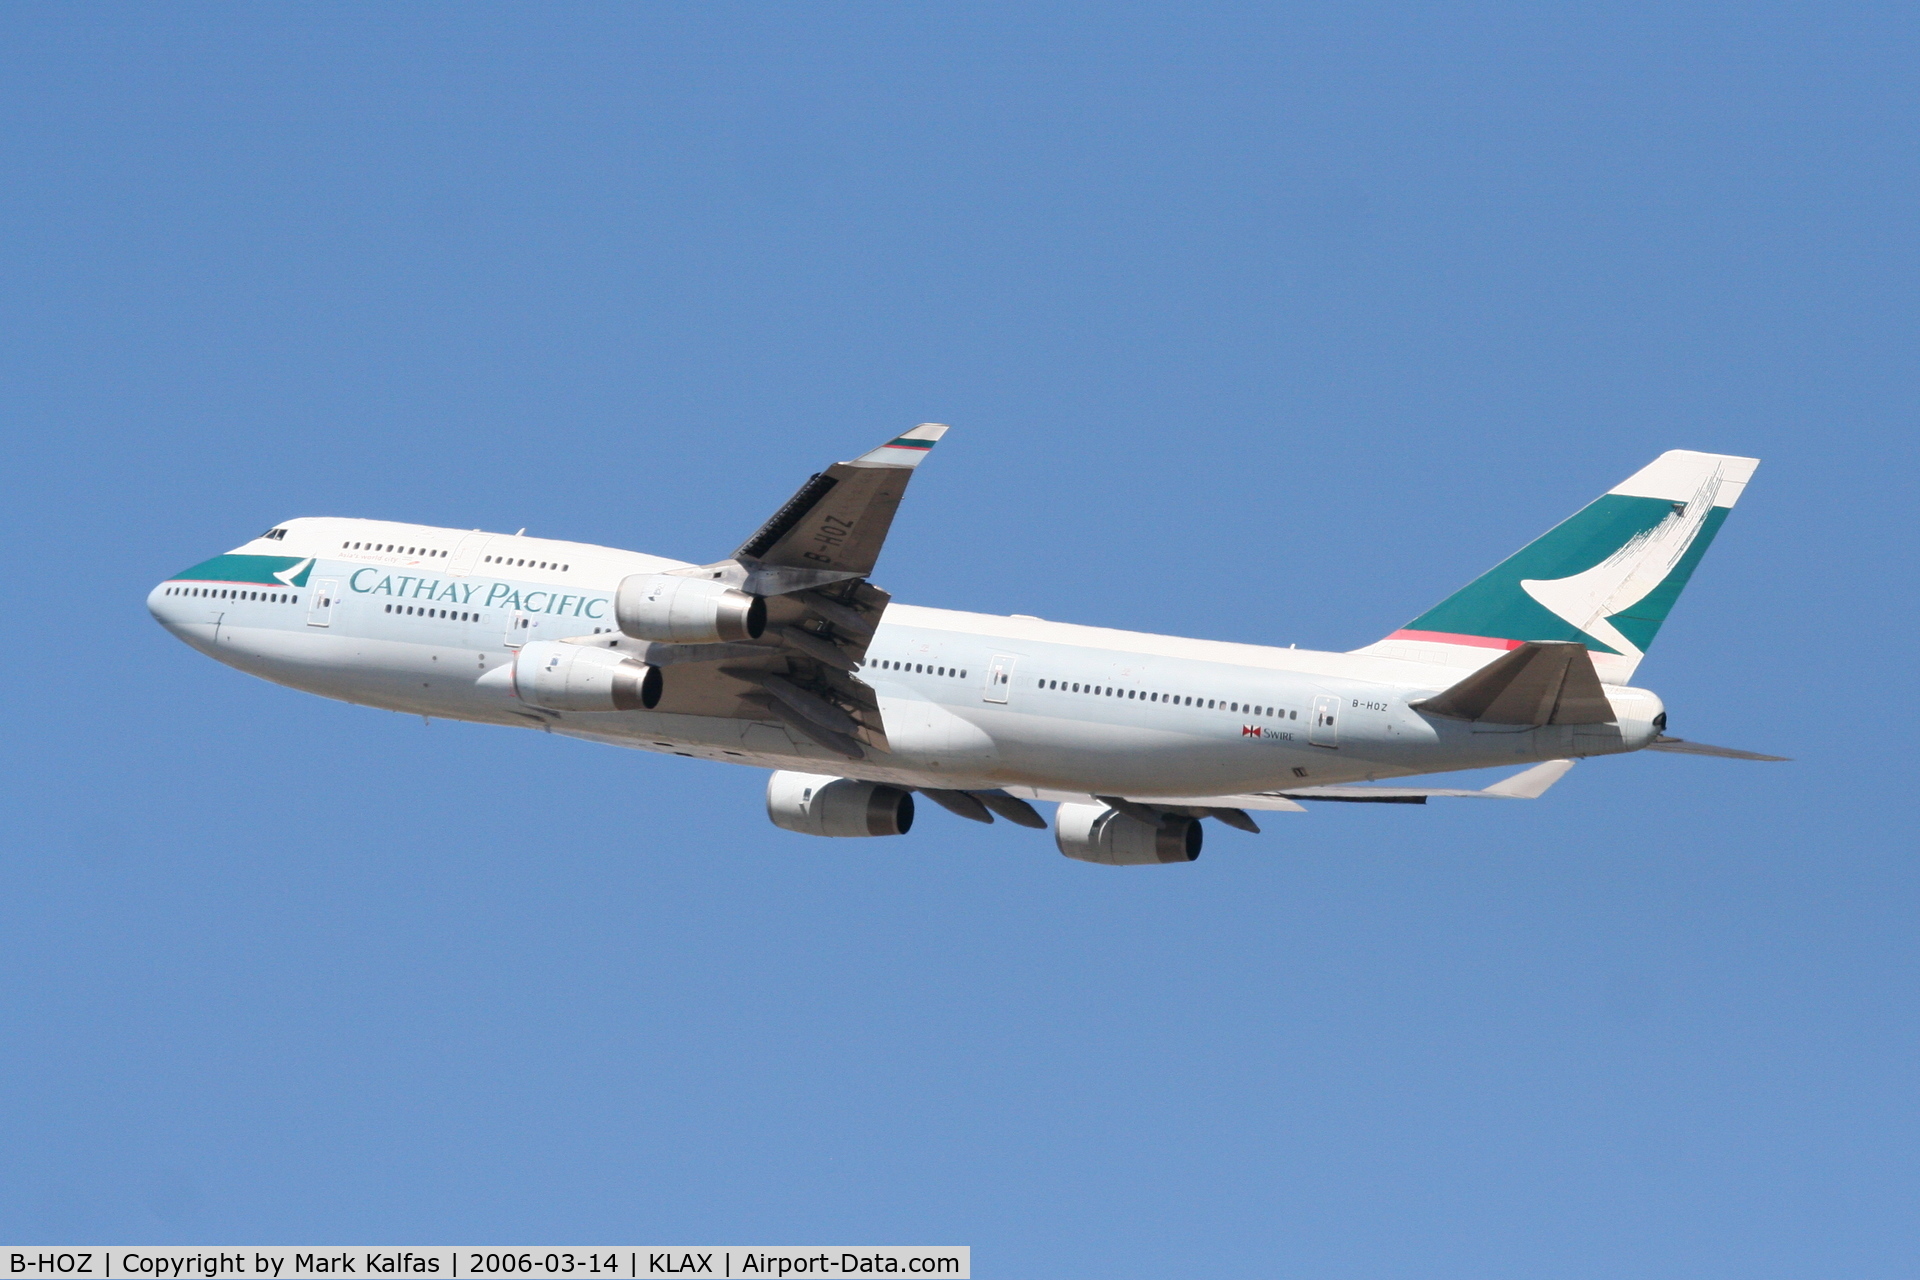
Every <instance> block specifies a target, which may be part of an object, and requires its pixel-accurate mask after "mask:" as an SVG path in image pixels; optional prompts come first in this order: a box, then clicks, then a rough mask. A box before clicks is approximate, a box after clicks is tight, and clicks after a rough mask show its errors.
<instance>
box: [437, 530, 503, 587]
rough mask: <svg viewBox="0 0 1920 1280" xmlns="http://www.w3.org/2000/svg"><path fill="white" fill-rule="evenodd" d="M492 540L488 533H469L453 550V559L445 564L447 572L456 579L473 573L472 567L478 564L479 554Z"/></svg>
mask: <svg viewBox="0 0 1920 1280" xmlns="http://www.w3.org/2000/svg"><path fill="white" fill-rule="evenodd" d="M492 540H493V535H492V534H490V533H470V534H468V535H467V536H466V537H464V538H462V539H460V545H459V546H457V547H455V548H454V549H453V559H451V560H449V561H448V562H447V572H448V573H450V574H452V575H453V576H454V577H456V578H464V577H466V576H467V575H468V574H470V573H472V572H473V566H475V565H476V564H479V563H480V552H481V550H482V549H483V548H484V547H485V546H486V545H487V543H488V542H490V541H492Z"/></svg>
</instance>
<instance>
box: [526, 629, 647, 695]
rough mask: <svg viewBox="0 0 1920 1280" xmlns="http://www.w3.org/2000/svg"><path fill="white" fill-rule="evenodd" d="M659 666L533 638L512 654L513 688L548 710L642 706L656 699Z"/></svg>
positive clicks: (591, 649)
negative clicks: (515, 653) (516, 652)
mask: <svg viewBox="0 0 1920 1280" xmlns="http://www.w3.org/2000/svg"><path fill="white" fill-rule="evenodd" d="M662 683H663V682H662V680H661V676H660V668H658V667H650V666H648V665H647V664H646V663H644V662H636V661H634V660H633V659H632V658H629V657H625V656H623V655H621V654H618V653H615V652H613V651H612V650H610V649H594V648H590V647H588V646H586V645H580V644H561V643H559V642H558V641H554V640H535V641H533V642H531V643H529V644H524V645H522V646H520V652H519V653H518V654H517V655H515V657H514V659H513V692H514V693H515V695H516V696H518V697H519V699H520V701H522V702H524V703H527V704H528V705H529V706H535V707H544V708H546V709H547V710H548V711H642V710H651V709H652V708H654V707H657V706H659V705H660V689H661V685H662Z"/></svg>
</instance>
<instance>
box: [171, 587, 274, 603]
mask: <svg viewBox="0 0 1920 1280" xmlns="http://www.w3.org/2000/svg"><path fill="white" fill-rule="evenodd" d="M167 594H168V595H170V596H199V597H202V598H204V599H208V600H259V601H261V602H262V603H264V604H299V603H300V597H299V596H296V595H294V594H293V593H291V592H288V591H242V590H240V589H239V588H238V587H168V588H167Z"/></svg>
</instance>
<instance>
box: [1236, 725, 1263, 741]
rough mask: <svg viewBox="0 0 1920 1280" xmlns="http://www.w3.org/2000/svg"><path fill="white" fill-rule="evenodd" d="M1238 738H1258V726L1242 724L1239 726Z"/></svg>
mask: <svg viewBox="0 0 1920 1280" xmlns="http://www.w3.org/2000/svg"><path fill="white" fill-rule="evenodd" d="M1240 736H1241V737H1243V738H1257V737H1259V736H1260V726H1259V725H1257V724H1243V725H1241V726H1240Z"/></svg>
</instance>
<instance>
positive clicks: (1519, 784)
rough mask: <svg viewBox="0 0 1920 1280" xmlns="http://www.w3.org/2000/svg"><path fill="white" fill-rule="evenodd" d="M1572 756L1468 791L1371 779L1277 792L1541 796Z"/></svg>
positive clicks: (1388, 799) (1381, 800) (1357, 800)
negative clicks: (1388, 784)
mask: <svg viewBox="0 0 1920 1280" xmlns="http://www.w3.org/2000/svg"><path fill="white" fill-rule="evenodd" d="M1572 768H1573V761H1571V760H1549V761H1547V762H1546V763H1545V764H1537V765H1534V766H1533V767H1532V768H1531V769H1522V770H1521V771H1520V772H1519V773H1515V774H1510V775H1508V776H1507V777H1504V778H1502V779H1500V781H1498V782H1496V783H1494V784H1493V785H1492V786H1490V787H1486V788H1483V789H1481V790H1479V791H1465V790H1461V789H1459V788H1457V787H1377V786H1374V785H1372V784H1371V783H1367V784H1362V785H1358V786H1350V787H1294V788H1291V789H1289V790H1287V791H1282V792H1278V793H1277V794H1279V795H1283V796H1291V797H1292V798H1293V799H1295V800H1334V801H1344V802H1346V803H1348V804H1425V803H1426V802H1427V799H1428V797H1430V796H1457V797H1466V798H1469V799H1477V800H1538V799H1539V798H1540V797H1541V796H1543V795H1545V794H1546V791H1547V788H1548V787H1551V786H1552V785H1553V784H1554V783H1556V782H1558V781H1560V779H1562V778H1564V777H1566V776H1567V771H1568V770H1570V769H1572Z"/></svg>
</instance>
